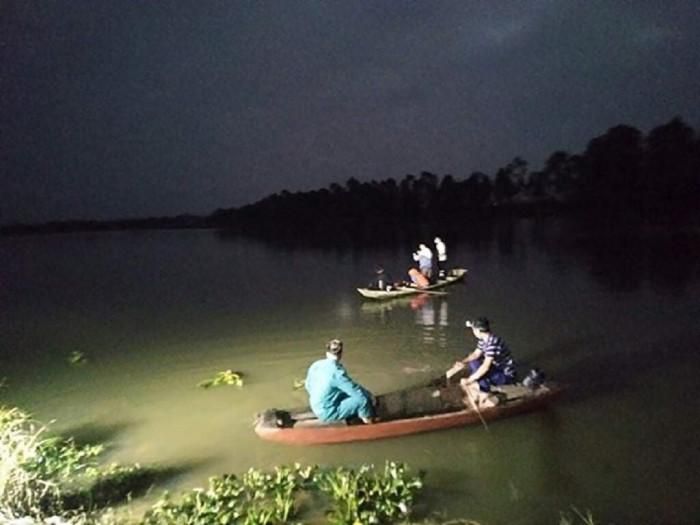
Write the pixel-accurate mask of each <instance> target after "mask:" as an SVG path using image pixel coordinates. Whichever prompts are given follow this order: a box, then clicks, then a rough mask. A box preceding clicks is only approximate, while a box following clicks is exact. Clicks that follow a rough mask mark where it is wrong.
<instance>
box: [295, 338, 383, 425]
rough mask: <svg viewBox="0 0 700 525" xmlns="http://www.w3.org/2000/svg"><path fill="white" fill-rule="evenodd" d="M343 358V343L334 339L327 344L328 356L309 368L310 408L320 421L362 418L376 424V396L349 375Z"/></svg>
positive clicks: (306, 384)
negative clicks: (341, 361) (342, 362)
mask: <svg viewBox="0 0 700 525" xmlns="http://www.w3.org/2000/svg"><path fill="white" fill-rule="evenodd" d="M342 357H343V342H342V341H341V340H340V339H333V340H331V341H329V342H328V344H326V357H325V358H324V359H319V360H318V361H316V362H314V363H313V364H312V365H311V366H310V367H309V370H308V372H307V373H306V381H305V386H306V391H307V392H308V393H309V404H310V405H311V410H312V411H313V413H314V414H316V417H318V418H319V419H320V420H321V421H341V420H344V419H350V418H354V417H359V418H360V419H361V420H362V421H363V422H364V423H373V422H374V421H375V417H374V396H373V395H372V394H371V393H370V392H369V390H367V389H365V388H364V387H362V386H360V385H359V384H358V383H356V382H355V381H353V380H352V379H351V378H350V376H349V375H348V373H347V371H346V370H345V367H344V366H343V365H342V364H340V360H341V359H342Z"/></svg>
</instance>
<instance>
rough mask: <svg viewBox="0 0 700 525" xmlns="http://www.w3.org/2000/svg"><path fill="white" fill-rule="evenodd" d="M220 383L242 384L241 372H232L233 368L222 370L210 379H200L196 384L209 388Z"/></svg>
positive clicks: (220, 384)
mask: <svg viewBox="0 0 700 525" xmlns="http://www.w3.org/2000/svg"><path fill="white" fill-rule="evenodd" d="M222 385H232V386H243V373H242V372H234V371H233V370H222V371H221V372H218V373H217V374H216V375H215V376H214V377H212V378H211V379H205V380H204V381H201V382H200V383H199V384H198V385H197V386H198V387H200V388H211V387H214V386H222Z"/></svg>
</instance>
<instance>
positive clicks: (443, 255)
mask: <svg viewBox="0 0 700 525" xmlns="http://www.w3.org/2000/svg"><path fill="white" fill-rule="evenodd" d="M433 242H434V243H435V251H436V253H437V257H436V259H437V262H436V265H435V270H436V273H437V276H438V279H444V278H445V276H446V275H447V274H446V272H447V246H445V243H444V241H443V240H442V239H441V238H440V237H435V239H433Z"/></svg>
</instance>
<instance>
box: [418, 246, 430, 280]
mask: <svg viewBox="0 0 700 525" xmlns="http://www.w3.org/2000/svg"><path fill="white" fill-rule="evenodd" d="M413 260H414V261H416V262H417V263H418V268H419V269H420V273H422V274H423V275H424V276H425V278H426V279H428V281H430V280H432V278H433V252H432V250H431V249H430V248H428V247H427V246H426V245H425V244H419V245H418V251H416V252H415V253H414V254H413Z"/></svg>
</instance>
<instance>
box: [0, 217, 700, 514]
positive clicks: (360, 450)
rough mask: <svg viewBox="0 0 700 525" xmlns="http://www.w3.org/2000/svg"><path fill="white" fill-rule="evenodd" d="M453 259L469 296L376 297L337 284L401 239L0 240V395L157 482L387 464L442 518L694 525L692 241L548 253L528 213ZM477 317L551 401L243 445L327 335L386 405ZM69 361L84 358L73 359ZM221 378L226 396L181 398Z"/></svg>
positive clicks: (383, 257)
mask: <svg viewBox="0 0 700 525" xmlns="http://www.w3.org/2000/svg"><path fill="white" fill-rule="evenodd" d="M438 233H439V232H438ZM448 241H449V239H448ZM448 248H449V250H450V256H451V263H452V264H453V265H459V266H464V267H466V268H468V269H469V270H470V272H469V275H468V278H467V280H466V282H465V284H464V285H457V286H454V287H452V288H450V289H449V294H448V295H447V296H445V297H439V296H425V297H420V298H419V297H414V298H411V299H403V300H396V301H394V302H389V303H372V302H367V301H365V300H363V299H362V298H361V297H360V296H359V295H358V294H357V293H356V292H355V291H354V288H355V287H356V286H361V285H364V284H365V283H366V281H367V280H368V279H369V274H370V273H371V270H372V268H373V266H374V265H375V264H376V263H377V262H381V263H383V264H384V265H385V267H386V268H387V269H389V270H391V271H393V273H394V275H398V274H399V273H401V272H403V271H404V270H405V269H406V268H407V266H408V264H409V263H410V262H411V261H410V252H411V249H412V246H405V247H402V248H401V247H396V248H394V247H392V248H387V249H385V250H372V251H358V250H320V249H319V250H313V249H299V250H292V249H288V248H285V249H283V248H279V247H274V246H270V245H267V244H265V243H262V242H255V241H249V240H240V239H238V240H232V239H226V238H222V237H221V236H220V235H218V234H217V233H216V232H213V231H162V232H160V231H158V232H145V233H144V232H139V233H129V232H126V233H125V232H120V233H107V234H74V235H62V236H36V237H18V238H2V239H0V272H1V273H0V306H1V307H2V308H1V311H0V378H2V377H6V378H7V379H6V383H7V387H6V388H5V389H3V390H2V392H0V396H2V401H3V402H4V403H8V404H13V405H18V406H20V407H22V408H24V409H26V410H29V411H30V412H32V413H33V414H35V416H36V417H37V418H39V419H41V420H43V421H49V420H54V419H55V420H56V423H55V424H54V425H55V428H56V429H57V430H61V431H66V432H70V433H73V434H76V435H78V436H79V437H80V436H83V437H92V438H97V439H100V440H104V441H106V442H107V443H109V445H110V446H109V458H108V459H109V460H114V461H120V462H140V463H142V464H144V463H152V462H155V463H158V464H161V465H168V466H173V467H177V468H179V469H181V470H182V472H183V473H182V475H181V476H178V477H176V478H174V479H172V480H170V481H169V482H168V483H166V484H165V485H164V486H163V487H162V488H169V489H174V490H177V489H189V488H192V487H195V486H202V485H203V484H205V483H206V480H207V478H208V477H209V476H211V475H215V474H220V473H223V472H235V473H241V472H243V471H245V470H246V469H248V468H249V467H257V468H268V467H272V466H274V465H278V464H288V463H291V462H296V461H298V462H302V463H322V464H359V463H367V462H373V463H376V464H381V463H383V462H384V460H386V459H391V460H397V461H405V462H408V463H409V464H410V465H411V466H412V467H414V468H416V469H426V470H427V472H428V474H427V478H426V480H427V485H428V490H427V492H426V494H425V498H424V499H425V500H426V501H427V502H428V503H429V506H430V508H431V509H434V510H441V511H444V512H445V515H446V517H468V518H471V519H476V520H479V521H481V522H483V523H484V524H501V523H504V524H505V523H522V524H529V523H541V524H545V523H557V522H558V515H559V511H560V510H567V509H569V508H570V507H571V506H572V505H575V506H577V507H579V508H582V509H591V510H592V511H593V513H594V515H595V516H598V517H599V518H600V521H602V522H613V521H614V522H616V523H638V522H644V523H648V522H651V521H654V522H657V523H697V522H698V520H699V519H700V503H698V498H697V486H698V471H699V470H700V452H699V451H698V446H697V436H698V435H699V434H700V423H699V418H698V416H697V399H698V395H699V394H700V389H699V388H698V386H697V380H696V377H697V371H698V364H699V363H700V359H699V358H698V355H697V354H698V350H700V344H699V342H700V323H698V313H700V310H699V309H698V297H700V294H699V292H700V284H699V283H700V269H699V264H698V258H697V254H698V251H697V248H695V249H694V250H690V251H688V248H687V245H686V242H685V241H679V242H675V241H674V242H671V241H669V242H666V241H663V242H656V243H650V244H644V245H640V244H636V243H635V244H632V245H627V244H620V243H610V244H608V245H599V244H596V245H590V243H588V242H586V241H580V242H579V241H570V242H563V241H562V240H561V237H560V232H558V227H557V226H556V224H551V225H544V226H543V225H536V224H532V223H529V222H521V223H520V224H518V225H516V226H514V227H513V228H506V229H505V230H499V231H496V232H494V235H493V237H492V238H491V237H490V238H485V239H481V240H480V241H478V242H470V243H467V242H462V243H456V242H452V243H448ZM475 315H486V316H488V317H490V318H491V319H492V322H493V326H494V331H495V332H496V333H498V334H499V335H501V336H502V337H504V338H505V339H506V341H508V343H509V344H510V346H511V348H512V350H513V352H514V354H515V356H516V358H518V359H519V361H520V362H521V363H522V364H523V367H526V366H532V365H538V366H540V367H542V368H544V369H545V371H546V372H548V373H549V375H550V376H552V377H555V378H557V379H560V380H563V381H565V382H566V383H568V384H569V385H570V389H569V391H568V394H567V396H566V397H565V398H563V399H562V400H561V402H559V403H558V404H556V405H555V406H553V407H552V408H551V409H550V410H548V411H543V412H539V413H532V414H529V415H523V416H519V417H515V418H511V419H507V420H502V421H498V422H492V423H490V424H489V425H488V429H485V428H483V427H481V426H474V427H469V428H462V429H455V430H448V431H442V432H435V433H429V434H422V435H416V436H410V437H406V438H401V439H392V440H384V441H376V442H370V443H360V444H347V445H336V446H322V447H306V448H304V447H286V446H281V445H275V444H270V443H267V442H264V441H261V440H259V439H258V438H257V437H256V436H255V434H254V432H253V429H252V423H253V417H254V414H255V413H256V412H258V411H261V410H263V409H265V408H267V407H271V406H277V407H286V406H296V405H299V404H303V403H305V401H306V398H305V395H304V394H303V391H295V390H294V389H293V383H294V381H295V380H297V379H302V378H303V377H304V375H305V371H306V368H307V366H308V365H309V364H310V363H311V362H312V361H313V360H314V359H316V358H318V357H319V356H321V355H322V354H323V345H324V343H325V342H326V341H327V340H328V339H330V338H333V337H340V338H342V339H343V340H344V341H345V343H346V350H347V351H346V356H345V360H346V366H347V367H348V369H349V371H350V373H351V375H352V376H354V377H355V378H356V379H358V380H359V381H360V382H362V383H363V384H365V385H366V386H368V387H369V388H370V389H372V390H374V391H376V392H382V391H386V390H391V389H395V388H399V387H402V386H405V385H410V384H414V383H417V382H420V381H424V380H425V379H427V378H429V377H431V376H433V375H435V374H436V373H439V372H441V371H442V370H443V369H445V368H446V367H448V366H449V365H450V364H451V363H452V362H453V361H454V360H455V359H456V358H457V357H459V356H462V355H463V354H464V353H465V352H466V351H468V350H470V349H471V348H472V347H473V345H474V341H473V338H472V337H471V334H470V333H468V332H466V331H465V329H464V320H465V318H467V317H470V316H475ZM73 351H80V352H83V353H84V354H85V356H86V357H87V363H86V364H85V365H83V366H77V367H76V366H71V365H69V364H68V362H67V358H68V356H69V355H70V353H71V352H73ZM229 368H230V369H234V370H240V371H243V372H244V373H245V374H246V383H245V386H244V387H243V388H241V389H237V388H233V387H222V388H218V389H211V390H202V389H200V388H197V386H196V385H197V384H198V383H199V382H200V381H202V380H204V379H207V378H210V377H212V376H213V375H214V374H215V373H216V372H217V371H219V370H224V369H229Z"/></svg>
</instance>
